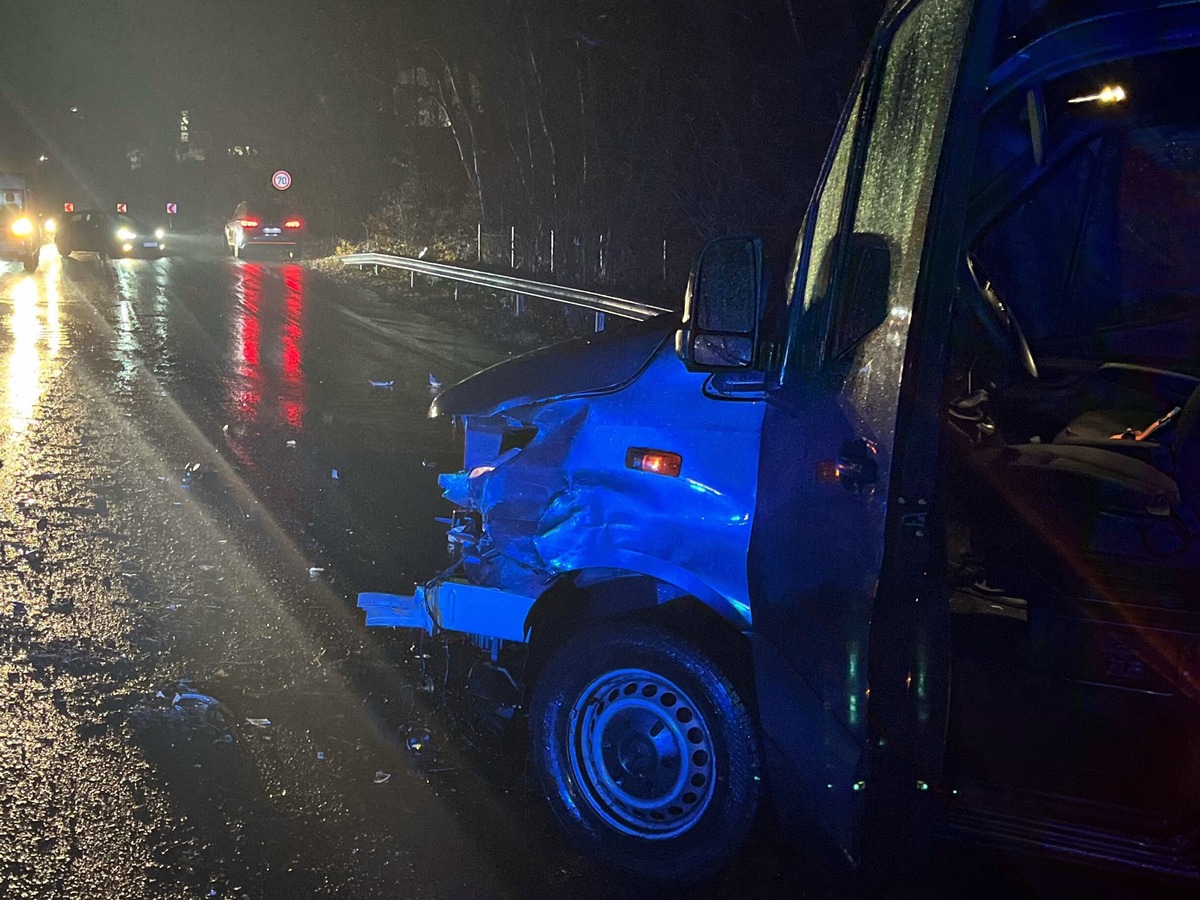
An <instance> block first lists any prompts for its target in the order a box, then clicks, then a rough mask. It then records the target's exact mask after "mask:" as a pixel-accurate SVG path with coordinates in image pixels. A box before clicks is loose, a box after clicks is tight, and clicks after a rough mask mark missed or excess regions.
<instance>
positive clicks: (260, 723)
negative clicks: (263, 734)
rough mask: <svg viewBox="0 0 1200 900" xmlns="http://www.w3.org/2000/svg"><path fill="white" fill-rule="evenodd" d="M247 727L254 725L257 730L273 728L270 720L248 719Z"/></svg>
mask: <svg viewBox="0 0 1200 900" xmlns="http://www.w3.org/2000/svg"><path fill="white" fill-rule="evenodd" d="M246 724H247V725H253V726H254V727H255V728H269V727H270V726H271V720H270V719H247V720H246Z"/></svg>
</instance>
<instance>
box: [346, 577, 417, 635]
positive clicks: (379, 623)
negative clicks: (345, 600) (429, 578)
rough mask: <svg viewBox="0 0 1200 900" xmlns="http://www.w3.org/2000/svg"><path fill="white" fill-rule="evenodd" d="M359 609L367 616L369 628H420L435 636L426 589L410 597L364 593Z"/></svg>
mask: <svg viewBox="0 0 1200 900" xmlns="http://www.w3.org/2000/svg"><path fill="white" fill-rule="evenodd" d="M358 608H359V609H361V610H362V611H363V612H365V613H366V614H367V627H368V628H420V629H421V630H422V631H427V632H429V633H430V634H433V619H432V618H430V615H429V611H428V610H427V609H426V608H425V589H424V588H417V590H416V593H415V594H409V595H403V594H380V593H375V592H367V593H362V594H359V595H358Z"/></svg>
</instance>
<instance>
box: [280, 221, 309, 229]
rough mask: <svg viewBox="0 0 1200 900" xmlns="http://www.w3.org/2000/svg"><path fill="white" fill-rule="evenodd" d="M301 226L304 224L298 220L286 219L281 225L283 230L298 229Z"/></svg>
mask: <svg viewBox="0 0 1200 900" xmlns="http://www.w3.org/2000/svg"><path fill="white" fill-rule="evenodd" d="M303 224H304V223H303V222H301V221H300V220H299V219H288V220H287V221H286V222H284V223H283V227H284V228H299V227H300V226H301V225H303Z"/></svg>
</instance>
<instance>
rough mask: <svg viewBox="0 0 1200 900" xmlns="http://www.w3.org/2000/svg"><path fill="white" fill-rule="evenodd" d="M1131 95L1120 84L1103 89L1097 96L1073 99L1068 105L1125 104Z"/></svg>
mask: <svg viewBox="0 0 1200 900" xmlns="http://www.w3.org/2000/svg"><path fill="white" fill-rule="evenodd" d="M1128 96H1129V95H1128V94H1126V93H1125V88H1123V87H1121V86H1120V85H1119V84H1110V85H1105V86H1104V87H1102V88H1101V89H1100V90H1099V91H1098V92H1096V93H1095V94H1085V95H1083V96H1082V97H1072V98H1071V99H1070V100H1068V101H1067V102H1068V103H1123V102H1124V101H1125V99H1126V98H1127V97H1128Z"/></svg>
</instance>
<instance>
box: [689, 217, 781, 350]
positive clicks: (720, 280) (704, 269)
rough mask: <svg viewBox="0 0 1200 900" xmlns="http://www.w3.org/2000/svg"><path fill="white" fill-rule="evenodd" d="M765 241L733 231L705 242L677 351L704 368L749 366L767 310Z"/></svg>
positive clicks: (695, 272) (693, 274) (690, 293)
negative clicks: (764, 290)
mask: <svg viewBox="0 0 1200 900" xmlns="http://www.w3.org/2000/svg"><path fill="white" fill-rule="evenodd" d="M762 256H763V254H762V241H761V240H760V239H759V238H757V237H751V236H746V235H733V236H729V237H719V238H713V239H712V240H711V241H709V242H708V243H707V244H705V245H704V249H703V250H701V251H700V257H699V259H698V260H697V261H696V265H695V267H694V268H693V269H692V274H691V277H690V278H689V279H688V287H687V294H686V295H685V296H684V301H683V327H682V328H681V329H680V331H679V334H678V336H677V338H676V350H677V351H678V352H679V356H680V357H681V358H682V359H683V361H684V362H685V363H687V364H688V366H695V367H696V368H700V369H732V368H749V367H750V366H753V365H754V357H755V353H756V350H757V346H758V325H759V320H760V318H761V314H762V304H763V285H762V268H763V262H762Z"/></svg>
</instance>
